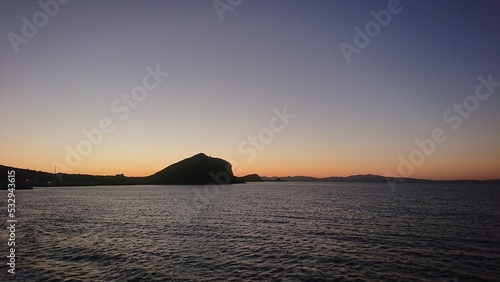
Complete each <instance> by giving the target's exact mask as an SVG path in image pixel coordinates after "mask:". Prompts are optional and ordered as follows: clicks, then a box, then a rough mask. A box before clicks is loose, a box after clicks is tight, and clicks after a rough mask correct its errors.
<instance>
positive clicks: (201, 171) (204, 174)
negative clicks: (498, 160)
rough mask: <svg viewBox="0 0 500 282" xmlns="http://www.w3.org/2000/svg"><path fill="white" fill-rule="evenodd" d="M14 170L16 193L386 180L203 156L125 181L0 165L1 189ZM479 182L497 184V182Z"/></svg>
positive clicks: (124, 177) (411, 179) (195, 156)
mask: <svg viewBox="0 0 500 282" xmlns="http://www.w3.org/2000/svg"><path fill="white" fill-rule="evenodd" d="M11 170H15V178H16V189H29V188H31V187H34V186H44V187H51V186H97V185H140V184H153V185H205V184H234V183H245V182H261V181H307V182H311V181H314V182H387V178H386V177H384V176H379V175H371V174H367V175H353V176H347V177H335V176H332V177H325V178H316V177H310V176H287V177H260V176H259V175H257V174H250V175H247V176H242V177H236V176H234V174H233V171H232V168H231V164H230V163H229V162H227V161H225V160H223V159H220V158H213V157H210V156H207V155H205V154H203V153H200V154H197V155H194V156H192V157H190V158H187V159H184V160H181V161H179V162H177V163H174V164H172V165H170V166H168V167H166V168H164V169H162V170H160V171H158V172H156V173H154V174H152V175H150V176H146V177H126V176H124V175H123V174H118V175H113V176H111V175H108V176H99V175H87V174H67V173H57V174H54V173H48V172H42V171H34V170H29V169H22V168H15V167H10V166H4V165H0V175H5V178H4V180H2V181H0V183H1V184H2V186H1V188H2V189H6V187H7V172H8V171H11ZM397 180H398V182H443V181H436V180H426V179H415V178H398V179H397ZM457 181H458V182H477V180H453V182H457ZM482 182H499V183H500V180H499V179H493V180H485V181H482Z"/></svg>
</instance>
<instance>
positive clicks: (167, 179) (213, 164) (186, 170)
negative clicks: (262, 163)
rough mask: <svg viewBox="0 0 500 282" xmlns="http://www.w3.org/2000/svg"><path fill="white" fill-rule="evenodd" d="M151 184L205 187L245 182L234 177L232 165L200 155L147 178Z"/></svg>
mask: <svg viewBox="0 0 500 282" xmlns="http://www.w3.org/2000/svg"><path fill="white" fill-rule="evenodd" d="M146 179H147V180H146V181H147V182H148V183H149V184H163V185H169V184H174V185H204V184H212V183H213V184H232V183H243V182H244V181H242V180H240V179H238V178H237V177H235V176H234V174H233V171H232V169H231V164H230V163H229V162H227V161H225V160H223V159H219V158H212V157H209V156H207V155H205V154H203V153H199V154H197V155H194V156H192V157H190V158H187V159H184V160H182V161H179V162H177V163H175V164H172V165H170V166H168V167H166V168H164V169H162V170H160V171H158V172H157V173H155V174H153V175H150V176H148V177H147V178H146Z"/></svg>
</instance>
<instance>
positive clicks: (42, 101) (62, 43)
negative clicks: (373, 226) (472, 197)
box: [0, 0, 500, 179]
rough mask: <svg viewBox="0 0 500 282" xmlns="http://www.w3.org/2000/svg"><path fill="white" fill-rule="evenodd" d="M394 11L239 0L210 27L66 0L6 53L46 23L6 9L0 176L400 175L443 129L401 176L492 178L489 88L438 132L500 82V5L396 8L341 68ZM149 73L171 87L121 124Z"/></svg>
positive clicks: (176, 5) (499, 110)
mask: <svg viewBox="0 0 500 282" xmlns="http://www.w3.org/2000/svg"><path fill="white" fill-rule="evenodd" d="M42 1H45V2H46V0H42ZM221 2H222V3H227V2H226V1H224V0H221ZM234 2H236V1H234ZM389 2H390V1H383V0H382V1H305V0H304V1H264V0H259V1H257V0H252V1H249V0H244V1H242V2H241V4H239V5H237V6H236V7H233V10H232V11H230V12H229V11H228V12H225V13H224V14H223V21H221V20H220V18H219V16H218V14H217V12H216V10H215V8H214V6H213V1H211V0H210V1H185V0H182V1H181V0H179V1H77V0H73V1H72V2H69V3H68V4H65V5H59V11H58V12H57V13H56V14H55V15H54V16H53V17H50V18H49V19H48V23H47V24H46V25H45V26H43V27H40V28H38V32H37V33H36V34H35V35H34V36H33V37H32V38H30V39H27V41H28V42H27V43H23V44H20V45H19V46H18V49H19V51H18V52H17V53H16V52H15V51H14V48H13V46H12V44H11V41H10V40H9V33H11V32H13V33H15V34H17V35H19V36H22V28H23V25H24V24H25V23H24V22H23V20H22V19H23V17H26V18H27V19H28V21H30V22H33V15H35V14H36V13H37V12H39V11H43V10H42V8H41V6H40V5H39V4H38V3H37V1H20V0H15V1H1V2H0V15H1V22H0V31H1V32H0V35H1V40H0V130H1V132H2V134H1V136H0V150H1V154H0V163H1V164H5V165H10V166H15V167H23V168H29V169H35V170H42V171H50V172H52V171H53V169H54V163H55V162H58V163H60V164H63V165H67V168H70V169H69V170H68V169H64V168H62V167H60V168H58V171H60V172H68V173H89V174H117V173H124V174H125V175H127V176H145V175H149V174H152V173H154V172H156V171H158V170H160V169H162V168H164V167H165V166H167V165H169V164H171V163H173V162H176V161H178V160H180V159H183V158H186V157H189V156H191V155H194V154H196V153H198V152H204V153H206V154H208V155H211V156H216V157H220V158H224V159H226V160H228V161H230V162H231V163H233V166H234V170H235V174H237V175H244V174H249V173H258V174H260V175H264V176H273V175H278V176H287V175H311V176H318V177H323V176H330V175H336V176H347V175H352V174H368V173H371V174H379V175H388V174H389V175H393V176H398V175H400V173H398V167H399V166H400V162H401V161H400V160H399V159H398V158H399V156H402V157H403V158H405V159H409V155H410V154H411V153H412V152H413V151H415V150H417V149H418V147H417V146H416V144H415V143H414V140H415V139H419V140H423V139H425V138H430V137H431V132H432V131H433V130H434V129H435V128H441V129H442V130H443V131H444V133H445V134H446V136H447V139H446V141H445V142H443V143H441V144H437V146H436V148H435V150H434V152H432V153H431V154H429V156H425V158H424V160H423V163H422V164H420V165H418V166H414V171H413V172H412V173H411V174H409V175H405V176H410V177H418V178H431V179H457V178H471V179H487V178H500V88H499V87H496V91H494V92H493V93H491V95H490V96H489V97H488V98H487V99H485V100H479V106H478V107H477V110H474V111H470V112H468V113H469V114H470V116H469V117H468V118H466V119H463V120H462V124H461V125H460V126H458V128H456V129H453V128H452V126H453V125H455V126H456V125H457V124H456V121H453V122H450V121H448V122H446V121H445V120H444V119H443V114H444V113H445V112H446V111H447V110H448V109H453V105H454V104H462V103H463V102H464V99H466V97H468V96H471V95H474V93H475V88H476V86H477V85H479V83H480V82H479V80H478V76H483V77H485V78H487V77H488V76H489V75H492V77H493V80H494V81H500V68H499V67H500V52H499V50H500V17H499V16H498V13H499V12H500V4H499V2H498V1H495V0H492V1H408V0H401V1H400V6H401V7H402V11H401V12H400V13H399V14H393V15H392V17H391V21H390V23H389V24H388V25H387V26H386V27H382V28H381V31H380V33H379V34H378V35H376V36H374V37H373V38H371V42H370V44H369V45H368V46H366V47H365V48H362V49H361V52H360V53H359V54H354V55H352V57H351V58H352V61H351V63H347V61H346V59H345V57H344V55H343V53H342V51H341V49H340V47H339V45H340V44H341V42H346V43H348V44H351V45H354V42H353V40H354V35H355V31H354V27H356V26H358V27H360V28H361V29H364V28H365V25H366V24H367V23H369V22H370V21H373V17H372V15H370V11H371V10H375V11H380V10H382V9H387V5H388V3H389ZM38 15H40V13H38ZM40 19H42V20H43V17H42V18H40ZM157 65H159V68H160V70H161V71H163V72H168V73H169V76H168V77H166V78H165V79H164V81H163V82H162V83H161V84H160V85H159V86H158V87H157V88H156V89H154V90H152V91H149V92H148V95H147V97H146V99H144V100H143V101H141V102H139V103H138V106H137V107H136V108H134V109H131V110H130V115H129V116H127V117H126V118H124V119H123V120H122V119H120V113H117V112H115V111H113V110H112V109H111V104H112V103H113V101H114V100H115V99H119V98H120V96H121V95H122V94H130V92H131V90H132V89H133V88H134V87H135V86H138V85H141V84H142V80H143V78H144V76H145V75H146V74H147V71H146V67H147V66H151V67H152V68H153V69H154V68H155V67H156V66H157ZM483 91H486V90H485V89H483ZM486 92H488V91H486ZM486 92H485V93H486ZM470 101H472V100H470V99H469V102H470ZM284 107H286V109H287V111H288V112H289V113H290V114H293V115H296V117H295V118H294V119H292V120H290V122H289V124H287V125H286V126H285V127H284V129H283V130H281V131H280V132H276V133H274V136H273V138H271V139H270V140H266V141H267V142H268V143H267V144H264V145H263V146H262V148H260V149H262V150H256V154H255V155H254V156H252V155H251V154H250V153H249V150H252V149H250V148H251V147H250V146H251V145H250V144H249V143H248V138H249V136H258V134H259V132H267V133H269V131H268V130H267V131H266V130H265V128H269V123H270V121H271V120H273V117H275V113H274V112H273V109H277V110H280V111H281V110H282V109H283V108H284ZM453 116H455V117H456V116H457V114H455V113H452V114H450V117H453ZM104 118H109V120H111V121H112V124H113V126H114V131H113V132H111V133H106V134H103V141H102V142H100V143H98V144H97V145H93V147H92V149H91V152H90V153H89V154H88V155H87V156H83V157H82V160H81V163H80V164H78V165H75V166H70V165H69V164H68V163H67V161H66V156H67V154H68V153H67V149H66V148H67V146H69V147H71V148H73V149H75V148H76V147H77V145H78V144H79V143H80V142H82V140H86V138H85V136H84V135H83V133H82V130H91V129H93V128H98V127H99V122H100V121H101V120H102V119H104ZM277 124H278V125H281V124H280V123H279V122H278V123H277ZM280 129H282V128H281V127H280ZM262 134H264V135H263V136H265V137H268V135H265V134H266V133H262ZM243 142H247V143H245V144H244V143H243ZM238 148H240V149H238Z"/></svg>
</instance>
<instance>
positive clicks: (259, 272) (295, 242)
mask: <svg viewBox="0 0 500 282" xmlns="http://www.w3.org/2000/svg"><path fill="white" fill-rule="evenodd" d="M203 188H204V187H203V186H200V187H197V186H123V187H76V188H45V189H43V188H38V189H37V188H35V190H32V191H17V192H16V193H17V197H16V199H17V202H16V204H17V211H18V212H17V216H18V220H19V222H18V224H17V228H16V241H17V249H16V255H17V260H16V274H15V275H11V274H9V273H7V269H8V267H7V266H6V261H7V259H6V258H5V256H6V255H7V251H8V248H7V245H6V242H7V236H8V234H7V233H8V232H7V230H6V228H2V229H3V231H1V232H0V233H1V234H0V240H1V246H2V249H0V253H1V256H2V257H3V259H2V262H3V263H2V266H1V268H0V269H1V273H0V281H11V280H12V281H240V280H244V281H249V280H252V281H482V280H491V281H495V280H496V281H499V280H500V187H495V186H494V185H476V184H474V185H470V184H469V185H464V184H462V185H449V184H439V185H437V184H400V185H399V186H398V187H396V190H395V191H391V189H389V188H388V187H387V186H386V185H384V184H361V183H360V184H340V183H336V184H315V183H298V184H297V183H260V184H245V185H231V186H227V187H220V188H217V189H215V188H213V187H207V188H206V189H205V190H204V189H203ZM4 192H5V191H4ZM5 193H6V192H5ZM5 193H4V196H2V201H1V203H2V205H1V208H2V213H3V214H4V215H5V212H3V210H6V202H5V199H6V196H5V195H6V194H5ZM3 218H4V220H3V225H4V226H7V223H6V218H5V217H3Z"/></svg>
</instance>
